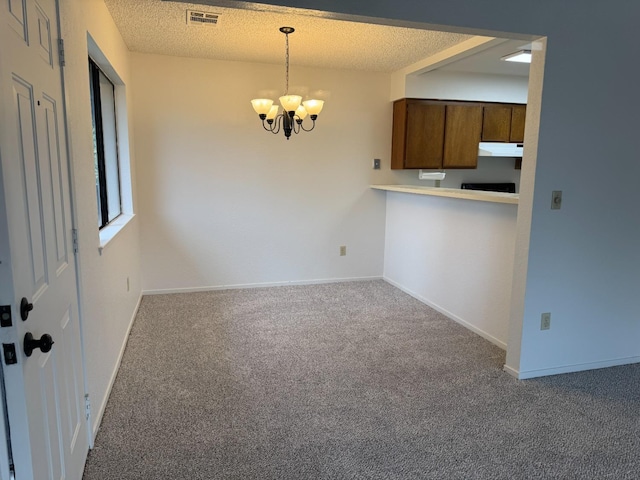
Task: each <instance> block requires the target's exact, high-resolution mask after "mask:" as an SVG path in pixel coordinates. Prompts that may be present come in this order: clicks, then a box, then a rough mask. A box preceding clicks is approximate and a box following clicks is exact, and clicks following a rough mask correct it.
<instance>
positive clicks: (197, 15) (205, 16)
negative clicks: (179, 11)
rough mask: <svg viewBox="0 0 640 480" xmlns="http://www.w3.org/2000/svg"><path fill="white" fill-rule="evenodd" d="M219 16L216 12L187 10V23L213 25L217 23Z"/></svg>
mask: <svg viewBox="0 0 640 480" xmlns="http://www.w3.org/2000/svg"><path fill="white" fill-rule="evenodd" d="M219 18H220V15H218V14H217V13H208V12H198V11H196V10H187V25H204V26H207V27H215V26H216V25H217V24H218V19H219Z"/></svg>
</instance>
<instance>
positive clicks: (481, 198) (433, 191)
mask: <svg viewBox="0 0 640 480" xmlns="http://www.w3.org/2000/svg"><path fill="white" fill-rule="evenodd" d="M370 187H371V188H373V189H375V190H385V191H387V192H401V193H413V194H416V195H432V196H435V197H449V198H461V199H464V200H475V201H478V202H493V203H510V204H514V205H517V204H518V199H519V198H520V195H518V194H517V193H503V192H485V191H482V190H463V189H461V188H441V187H423V186H420V185H370Z"/></svg>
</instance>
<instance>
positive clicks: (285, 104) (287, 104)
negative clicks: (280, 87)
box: [280, 95, 302, 112]
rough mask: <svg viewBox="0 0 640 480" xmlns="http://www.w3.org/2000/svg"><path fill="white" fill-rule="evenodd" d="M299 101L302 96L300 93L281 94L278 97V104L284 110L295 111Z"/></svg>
mask: <svg viewBox="0 0 640 480" xmlns="http://www.w3.org/2000/svg"><path fill="white" fill-rule="evenodd" d="M301 102H302V97H301V96H300V95H283V96H282V97H280V105H282V108H284V110H285V111H286V112H295V111H296V110H297V109H298V107H299V106H300V103H301Z"/></svg>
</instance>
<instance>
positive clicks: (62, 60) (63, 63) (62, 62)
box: [58, 38, 66, 67]
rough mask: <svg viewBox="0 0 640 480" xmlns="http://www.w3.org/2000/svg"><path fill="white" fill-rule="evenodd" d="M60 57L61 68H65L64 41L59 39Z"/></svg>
mask: <svg viewBox="0 0 640 480" xmlns="http://www.w3.org/2000/svg"><path fill="white" fill-rule="evenodd" d="M58 57H59V58H60V66H61V67H64V66H65V64H66V62H65V61H64V40H63V39H62V38H59V39H58Z"/></svg>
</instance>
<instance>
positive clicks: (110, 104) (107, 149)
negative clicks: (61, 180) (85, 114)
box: [89, 58, 122, 229]
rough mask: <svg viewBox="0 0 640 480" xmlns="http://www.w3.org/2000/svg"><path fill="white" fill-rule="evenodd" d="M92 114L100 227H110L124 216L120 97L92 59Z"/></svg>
mask: <svg viewBox="0 0 640 480" xmlns="http://www.w3.org/2000/svg"><path fill="white" fill-rule="evenodd" d="M89 79H90V85H91V113H92V117H93V156H94V162H95V173H96V196H97V199H98V226H99V228H100V229H102V228H103V227H106V226H107V225H108V224H109V223H110V222H111V221H113V220H114V219H115V218H116V217H118V216H119V215H120V214H121V213H122V194H121V185H120V164H119V159H118V134H117V131H118V129H117V125H116V95H115V91H116V90H115V87H114V84H113V82H112V81H111V80H109V78H108V77H107V76H106V75H105V74H104V73H103V72H102V70H100V67H98V65H97V64H96V63H95V62H94V61H93V60H91V58H90V59H89Z"/></svg>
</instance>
